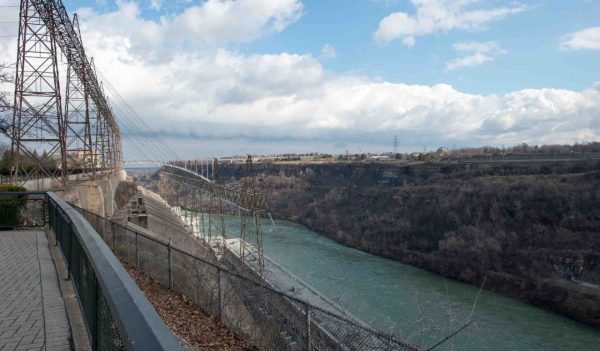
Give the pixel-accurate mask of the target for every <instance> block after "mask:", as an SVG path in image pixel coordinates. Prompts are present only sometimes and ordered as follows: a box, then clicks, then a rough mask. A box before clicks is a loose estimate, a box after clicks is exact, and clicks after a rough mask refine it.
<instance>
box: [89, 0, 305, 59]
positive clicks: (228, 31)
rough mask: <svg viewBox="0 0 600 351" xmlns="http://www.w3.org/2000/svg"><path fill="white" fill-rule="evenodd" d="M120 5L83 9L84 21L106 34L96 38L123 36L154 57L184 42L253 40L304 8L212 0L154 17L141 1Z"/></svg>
mask: <svg viewBox="0 0 600 351" xmlns="http://www.w3.org/2000/svg"><path fill="white" fill-rule="evenodd" d="M117 4H118V9H117V10H116V11H114V12H106V13H102V14H98V13H96V12H94V11H93V10H92V9H90V8H84V9H79V10H78V11H77V12H79V13H80V15H81V18H82V19H83V18H85V19H86V20H85V21H83V23H82V26H83V27H85V26H87V27H89V28H95V29H100V28H101V30H99V31H98V33H100V34H102V35H101V36H99V37H97V38H95V39H98V40H104V38H105V37H108V36H110V37H113V38H117V37H118V38H121V39H122V40H123V41H124V42H125V44H126V45H128V46H129V47H131V48H132V49H133V51H134V52H135V53H136V54H139V55H143V56H145V55H149V54H150V55H152V58H154V59H162V58H163V57H164V56H168V54H169V53H170V52H172V51H173V50H174V49H177V48H181V47H185V48H184V49H188V50H189V49H198V48H205V47H207V46H213V47H218V46H221V45H226V44H228V43H242V42H249V41H252V40H255V39H257V38H259V37H261V36H264V35H266V34H269V33H274V32H280V31H282V30H284V29H285V28H286V27H287V26H289V25H290V24H292V23H294V22H295V21H297V20H298V19H299V18H300V17H301V15H302V11H303V5H302V3H301V2H300V0H237V1H234V0H208V1H205V2H203V3H201V4H199V5H194V6H190V7H187V8H186V9H185V10H184V11H183V12H181V13H179V14H176V15H169V16H163V17H161V18H160V19H159V20H156V21H153V20H146V19H143V18H142V17H141V15H140V8H139V5H138V3H136V2H118V3H117ZM102 27H104V28H102ZM82 29H85V28H82ZM84 43H85V41H84Z"/></svg>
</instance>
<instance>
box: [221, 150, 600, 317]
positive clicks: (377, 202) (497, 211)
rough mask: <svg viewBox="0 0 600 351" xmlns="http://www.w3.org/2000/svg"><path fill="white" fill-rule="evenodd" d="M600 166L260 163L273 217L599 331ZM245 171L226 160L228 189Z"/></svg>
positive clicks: (594, 163)
mask: <svg viewBox="0 0 600 351" xmlns="http://www.w3.org/2000/svg"><path fill="white" fill-rule="evenodd" d="M599 170H600V164H599V163H598V162H597V161H578V162H561V163H556V164H552V163H530V164H525V163H519V164H512V165H511V164H443V163H432V164H415V165H402V164H393V163H387V164H386V163H323V164H299V163H297V164H285V163H284V164H274V163H263V164H261V163H258V164H256V165H255V174H256V175H257V177H258V180H259V184H260V187H261V189H262V191H263V192H266V193H267V194H268V199H269V205H270V208H271V211H272V213H273V215H274V216H276V217H279V218H286V219H291V220H295V221H297V222H300V223H303V224H305V225H307V226H308V227H310V228H311V229H314V230H316V231H318V232H320V233H322V234H324V235H327V236H329V237H331V238H333V239H335V240H337V241H339V242H340V243H343V244H345V245H348V246H352V247H355V248H358V249H361V250H364V251H367V252H371V253H374V254H377V255H381V256H384V257H388V258H392V259H396V260H400V261H403V262H405V263H409V264H413V265H416V266H419V267H422V268H425V269H428V270H430V271H433V272H437V273H439V274H442V275H444V276H447V277H451V278H455V279H458V280H462V281H465V282H468V283H472V284H476V285H481V284H482V283H483V282H484V280H485V285H484V286H485V287H486V288H488V289H490V290H495V291H498V292H501V293H503V294H506V295H508V296H512V297H516V298H519V299H522V300H524V301H528V302H531V303H534V304H537V305H540V306H543V307H546V308H549V309H552V310H555V311H558V312H560V313H563V314H565V315H568V316H571V317H573V318H575V319H578V320H581V321H584V322H586V323H589V324H592V325H595V326H600V289H596V288H593V287H590V286H589V285H588V286H584V285H582V284H580V283H577V282H576V281H580V282H581V281H582V282H587V283H592V284H600V235H599V233H600V171H599ZM244 174H245V172H244V167H243V165H236V164H222V165H220V167H219V175H220V179H221V181H223V182H237V181H239V179H240V178H241V177H243V176H244Z"/></svg>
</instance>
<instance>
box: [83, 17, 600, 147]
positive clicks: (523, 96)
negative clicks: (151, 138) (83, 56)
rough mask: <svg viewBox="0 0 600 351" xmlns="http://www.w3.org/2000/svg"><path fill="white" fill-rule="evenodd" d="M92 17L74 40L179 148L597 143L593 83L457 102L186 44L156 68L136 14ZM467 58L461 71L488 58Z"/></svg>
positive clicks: (471, 51) (599, 108) (311, 64)
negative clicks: (394, 139) (142, 51)
mask: <svg viewBox="0 0 600 351" xmlns="http://www.w3.org/2000/svg"><path fill="white" fill-rule="evenodd" d="M127 11H128V9H127V8H126V7H122V8H120V9H119V12H127ZM90 16H91V17H83V16H82V21H84V23H85V28H86V30H85V32H84V34H83V35H84V44H85V45H86V46H87V50H88V52H89V53H90V55H91V56H94V57H95V58H96V64H97V67H98V68H99V69H100V70H102V71H103V73H104V74H105V75H107V76H108V77H109V79H110V80H111V82H112V83H113V85H115V86H116V87H117V88H118V89H119V90H120V91H121V94H122V95H123V96H124V97H125V98H126V99H127V100H128V101H129V103H130V104H131V105H133V107H134V108H135V109H136V110H137V111H138V112H139V114H140V115H141V116H143V118H144V119H145V120H146V121H147V123H148V125H149V126H150V127H151V128H152V129H153V131H154V132H156V133H163V134H165V135H177V136H178V139H179V140H180V142H183V140H185V139H186V136H189V138H190V139H189V140H190V141H189V142H190V143H198V142H202V140H206V139H211V140H215V141H214V142H218V140H221V144H220V145H226V144H227V145H229V144H230V142H229V141H227V142H223V140H232V139H235V140H246V142H240V144H244V145H245V147H246V148H247V149H246V150H247V151H249V152H252V148H253V147H254V146H253V145H255V143H258V144H261V143H263V144H264V143H265V142H268V141H278V140H279V141H285V142H281V143H279V144H277V145H279V146H277V145H275V144H272V148H274V149H272V152H276V151H277V149H276V148H277V147H283V146H284V145H289V144H290V143H292V142H293V143H300V142H301V141H305V142H306V145H313V143H319V145H323V143H324V141H327V140H328V141H330V142H331V144H333V143H338V142H339V141H340V140H343V141H344V142H353V143H365V142H367V141H368V140H374V142H382V140H388V139H389V140H391V139H390V138H391V136H389V135H388V134H391V135H394V134H397V135H398V136H400V137H401V138H402V139H403V140H404V141H405V142H406V143H411V142H412V143H414V145H419V144H421V145H422V142H423V140H427V142H428V143H430V144H435V145H438V144H447V143H449V142H453V141H458V142H460V143H461V144H469V143H470V144H501V143H504V144H511V143H515V144H516V143H520V142H528V143H543V142H573V141H581V139H582V138H585V139H587V140H589V139H592V138H599V137H600V89H598V88H597V86H594V87H592V88H589V89H585V90H582V91H569V90H558V89H529V90H521V91H516V92H512V93H508V94H505V95H479V94H467V93H463V92H460V91H458V90H456V89H455V88H453V87H452V86H450V85H446V84H437V85H433V86H427V85H414V84H413V85H409V84H399V83H392V82H385V81H381V80H378V79H374V78H370V77H364V76H358V75H353V74H343V75H336V74H333V73H328V72H327V71H326V70H325V69H324V68H323V66H322V64H321V63H320V62H319V60H318V58H316V57H314V56H312V55H308V54H305V55H298V54H291V53H279V54H272V55H245V54H241V53H238V52H235V51H232V50H228V49H224V48H211V47H207V48H204V49H202V50H198V49H193V50H188V49H187V46H186V45H181V46H180V47H177V48H174V50H172V52H170V55H168V56H166V57H163V58H162V59H161V60H155V59H153V58H152V57H153V55H152V52H153V51H160V50H161V47H162V46H163V43H162V42H161V41H160V40H159V41H158V42H157V43H156V44H154V45H151V47H150V49H149V50H150V51H149V52H150V54H149V55H139V54H138V52H137V50H138V49H137V47H136V46H135V45H132V44H131V43H134V42H136V41H140V40H150V39H152V37H150V39H144V38H142V39H140V37H139V35H140V33H139V31H134V32H131V31H128V28H129V27H136V26H140V27H144V26H145V25H147V23H146V22H145V21H144V20H143V19H141V18H140V17H139V14H135V16H133V17H132V18H130V19H129V21H128V22H122V24H118V23H119V22H116V21H115V22H113V23H114V25H115V26H119V27H116V28H113V27H112V26H107V25H106V21H105V20H106V18H107V17H108V18H110V16H115V17H117V18H118V17H119V16H123V14H113V13H108V14H91V15H90ZM124 23H126V24H124ZM171 25H172V24H171V23H170V22H159V23H154V24H151V25H149V26H148V28H147V30H148V31H151V30H155V31H157V32H158V33H162V32H164V31H165V29H164V28H163V27H170V26H171ZM217 27H219V25H217ZM122 32H124V33H126V35H123V34H121V33H122ZM135 35H138V37H135ZM181 35H182V36H183V37H188V38H189V35H188V34H186V33H182V34H181ZM165 40H166V39H165ZM184 44H185V42H184ZM454 48H455V50H456V51H457V52H461V53H466V54H467V56H466V57H469V56H473V55H478V54H479V55H483V56H485V55H492V56H493V55H496V54H497V53H498V52H501V51H502V50H501V49H500V47H499V46H498V44H496V43H495V42H468V43H458V44H456V45H455V46H454ZM325 51H327V50H325ZM472 60H474V62H471V63H469V64H473V63H478V62H483V61H486V60H488V59H487V58H485V57H479V58H477V57H476V58H473V59H472ZM477 60H479V61H477ZM455 65H457V66H456V67H458V66H463V67H464V66H467V65H468V64H467V62H466V61H464V62H462V63H458V62H457V63H455ZM598 86H600V85H598ZM240 138H242V139H240ZM244 138H245V139H244ZM261 145H262V144H261ZM194 150H195V149H194ZM227 150H229V149H227ZM261 151H265V150H261ZM194 152H196V151H194Z"/></svg>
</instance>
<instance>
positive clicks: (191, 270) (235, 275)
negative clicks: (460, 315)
mask: <svg viewBox="0 0 600 351" xmlns="http://www.w3.org/2000/svg"><path fill="white" fill-rule="evenodd" d="M76 209H77V211H79V212H80V213H81V214H82V215H83V216H84V217H85V218H86V219H87V221H88V222H89V223H91V225H92V226H93V227H94V228H95V229H96V231H97V232H98V233H99V234H100V236H101V237H102V238H103V239H104V241H105V242H106V243H107V244H108V245H109V247H110V248H112V250H113V252H114V253H115V254H116V255H117V256H118V257H119V258H120V259H121V260H123V261H125V262H127V263H128V264H130V265H132V266H134V267H135V269H136V270H137V271H138V272H142V273H144V274H146V275H148V276H150V278H151V279H153V280H155V281H158V282H160V283H161V284H163V285H164V286H166V287H169V288H170V289H172V290H173V291H175V292H177V293H178V294H183V295H185V296H187V297H188V298H190V299H191V300H192V301H193V302H194V304H195V305H197V306H199V307H201V308H202V309H204V310H205V311H206V312H208V313H209V314H211V315H212V316H214V317H215V318H217V319H219V320H220V321H221V322H222V323H223V324H224V325H226V326H227V327H228V328H230V329H231V330H233V331H234V332H235V333H236V334H238V335H240V336H242V337H243V338H244V339H246V340H247V341H248V342H250V343H251V344H253V345H255V346H257V347H258V348H259V349H261V350H417V348H416V347H414V346H412V345H410V344H409V343H407V342H405V341H404V340H401V339H400V338H399V337H397V336H395V335H392V334H386V333H382V332H379V331H376V330H374V329H372V328H370V327H368V326H366V325H365V324H363V323H360V322H358V321H356V320H353V319H351V318H349V317H345V316H342V315H340V314H339V313H335V312H334V311H331V310H329V309H325V308H321V307H317V306H314V305H312V304H310V303H308V302H307V301H304V300H301V299H299V298H297V297H295V296H294V295H292V294H288V293H286V292H283V291H279V290H276V289H275V288H273V287H271V286H269V285H268V284H265V283H264V281H262V280H261V279H260V277H258V276H257V275H253V274H252V273H249V272H247V271H245V272H244V274H240V269H239V267H236V258H235V257H229V258H227V257H225V258H222V259H221V260H219V261H217V259H216V256H214V254H213V251H212V250H211V249H210V248H208V247H206V246H204V247H202V246H200V245H199V246H198V247H196V248H192V247H187V248H186V249H185V250H184V249H181V248H177V247H174V246H173V245H172V244H171V242H170V241H165V240H164V239H162V238H159V237H157V236H156V235H153V233H152V232H143V231H142V230H139V231H137V230H131V229H129V228H128V227H126V226H123V225H121V224H119V223H116V222H114V221H111V220H109V219H106V218H104V217H101V216H98V215H96V214H93V213H91V212H88V211H86V210H84V209H81V208H76ZM194 250H195V253H193V252H191V251H194ZM237 262H239V261H237ZM236 268H238V269H236Z"/></svg>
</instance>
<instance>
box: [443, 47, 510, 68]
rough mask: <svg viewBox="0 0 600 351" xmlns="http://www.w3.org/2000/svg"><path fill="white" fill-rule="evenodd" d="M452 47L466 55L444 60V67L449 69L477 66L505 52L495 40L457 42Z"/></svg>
mask: <svg viewBox="0 0 600 351" xmlns="http://www.w3.org/2000/svg"><path fill="white" fill-rule="evenodd" d="M453 47H454V50H456V51H458V52H463V53H466V54H467V55H466V56H462V57H457V58H455V59H452V60H450V61H448V62H446V69H447V70H449V71H452V70H456V69H460V68H467V67H475V66H479V65H482V64H484V63H486V62H490V61H493V60H494V59H495V57H496V56H498V55H500V54H504V53H506V51H505V50H503V49H502V48H501V47H500V46H499V45H498V43H496V42H495V41H487V42H478V41H472V42H466V43H457V44H454V45H453Z"/></svg>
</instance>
